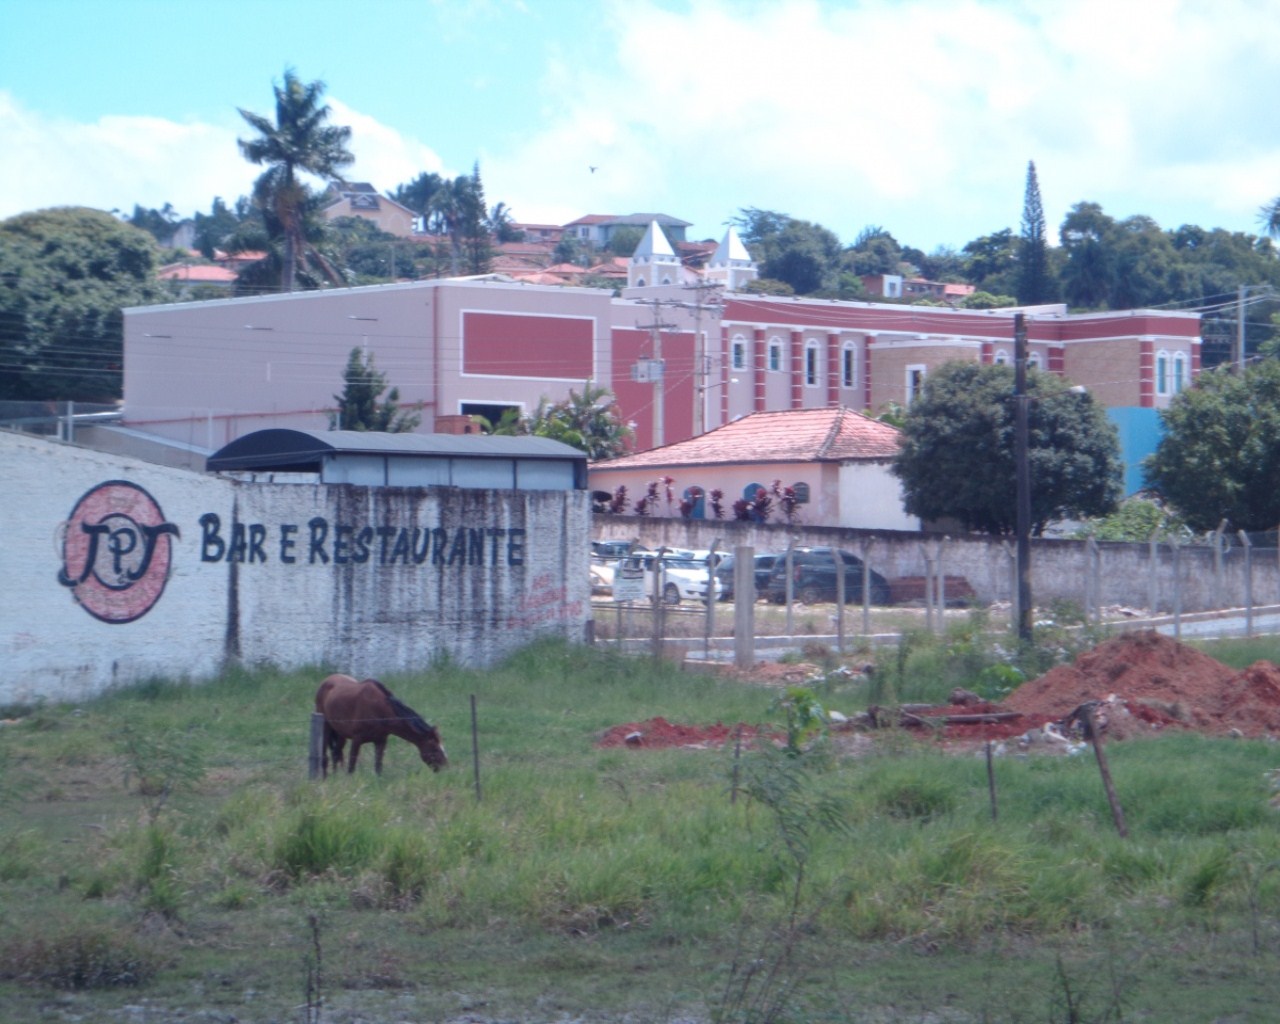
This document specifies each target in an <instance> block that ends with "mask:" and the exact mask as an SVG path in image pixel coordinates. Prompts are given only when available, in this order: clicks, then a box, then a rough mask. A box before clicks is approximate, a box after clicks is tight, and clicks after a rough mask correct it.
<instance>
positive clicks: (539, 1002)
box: [0, 641, 1280, 1024]
mask: <svg viewBox="0 0 1280 1024" xmlns="http://www.w3.org/2000/svg"><path fill="white" fill-rule="evenodd" d="M1212 653H1214V654H1215V656H1217V657H1219V658H1222V659H1223V660H1228V661H1231V660H1232V659H1233V658H1236V659H1238V660H1242V662H1247V661H1252V660H1254V659H1255V658H1258V657H1268V658H1276V657H1278V656H1280V654H1278V653H1277V651H1276V649H1275V645H1274V644H1271V643H1267V642H1259V641H1254V642H1252V646H1251V647H1249V648H1247V649H1245V648H1239V649H1236V648H1233V647H1232V646H1231V645H1220V646H1218V647H1216V648H1215V649H1214V650H1213V652H1212ZM910 654H911V656H910V657H904V658H903V659H901V662H902V673H901V674H900V679H899V682H900V684H901V688H903V689H912V688H913V687H914V688H915V689H917V690H919V689H929V688H930V687H933V686H936V685H937V683H936V678H935V677H936V676H937V674H938V673H939V672H940V671H941V668H940V666H944V665H945V664H947V663H948V656H947V655H946V653H945V649H942V650H941V653H940V652H939V651H938V650H935V651H932V652H930V653H929V656H928V657H924V656H923V655H922V652H921V651H920V650H919V649H917V650H915V651H914V652H910ZM971 657H972V652H971V651H968V650H967V649H966V650H958V649H957V650H956V652H955V653H954V656H952V657H951V659H950V660H951V662H953V663H955V664H960V663H962V662H963V661H964V659H965V658H971ZM912 672H921V673H926V674H928V676H929V678H928V679H927V680H923V681H919V680H916V681H913V680H912V679H910V678H908V677H909V676H910V674H911V673H912ZM323 674H324V672H323V670H321V669H317V670H316V671H314V672H307V673H296V674H288V675H282V674H277V673H273V672H271V671H265V670H264V671H256V672H248V671H246V672H236V673H231V674H228V675H227V676H226V677H224V678H222V679H220V680H217V681H215V682H212V683H209V684H205V685H201V686H188V685H185V684H182V683H178V682H172V681H155V682H153V683H151V684H148V685H144V686H140V687H136V688H132V689H129V690H124V691H120V692H117V693H114V694H112V695H109V696H107V697H104V698H101V699H97V700H93V701H86V702H84V703H81V704H78V705H75V706H62V705H57V706H54V705H49V706H42V707H36V708H21V709H6V712H5V714H6V716H7V717H9V718H11V719H13V720H12V721H9V722H7V723H6V724H5V725H3V726H0V783H2V789H0V882H2V883H3V885H4V893H5V896H4V900H3V902H2V903H0V951H2V952H3V953H4V956H3V958H2V959H0V1019H3V1020H12V1021H51V1022H52V1021H58V1022H63V1021H68V1022H69V1021H81V1022H95V1021H117V1020H129V1021H137V1022H145V1024H150V1022H158V1021H193V1022H194V1021H232V1020H235V1021H240V1022H268V1021H308V1022H315V1021H325V1022H356V1021H364V1022H370V1024H381V1022H391V1021H438V1020H457V1021H463V1020H466V1021H473V1022H489V1021H494V1022H496V1021H528V1022H533V1021H564V1020H623V1019H626V1020H629V1021H675V1020H696V1021H709V1022H731V1021H740V1022H748V1021H750V1022H761V1024H765V1022H769V1021H779V1022H781V1021H808V1020H813V1021H818V1020H824V1021H826V1020H830V1021H883V1022H908V1021H910V1022H921V1024H923V1022H943V1021H953V1022H970V1021H972V1022H977V1021H988V1022H1022V1021H1026V1022H1032V1021H1037V1022H1039V1021H1046V1022H1052V1021H1076V1022H1084V1021H1117V1020H1134V1021H1141V1020H1147V1021H1223V1022H1227V1021H1230V1022H1243V1021H1258V1022H1262V1021H1273V1020H1274V1019H1275V1017H1276V1011H1275V1007H1276V1005H1278V1004H1280V972H1277V971H1276V970H1275V962H1276V957H1277V954H1278V953H1280V872H1278V871H1277V870H1276V868H1277V867H1278V866H1280V830H1278V829H1277V824H1278V822H1277V819H1276V814H1277V812H1276V811H1274V810H1273V809H1272V808H1271V806H1270V804H1269V797H1270V795H1271V791H1270V789H1269V786H1268V783H1267V780H1266V778H1265V776H1264V773H1265V772H1267V771H1268V770H1270V769H1272V768H1275V767H1280V752H1277V751H1276V749H1275V747H1274V746H1273V745H1271V744H1269V743H1264V742H1245V741H1229V740H1213V739H1207V738H1203V737H1198V736H1194V735H1182V736H1165V737H1162V738H1159V739H1148V740H1134V741H1127V742H1124V743H1114V744H1111V745H1110V746H1109V747H1108V753H1109V757H1110V764H1111V771H1112V774H1113V776H1114V778H1115V783H1116V788H1117V791H1118V794H1119V797H1120V799H1121V800H1122V802H1123V803H1124V806H1125V812H1126V816H1127V818H1128V823H1129V829H1130V835H1129V838H1128V839H1121V838H1119V837H1118V836H1117V835H1116V834H1115V832H1114V830H1113V828H1112V825H1111V817H1110V812H1109V810H1108V807H1107V803H1106V800H1105V797H1104V795H1103V792H1102V788H1101V785H1100V782H1099V779H1098V773H1097V770H1096V766H1095V765H1094V763H1093V761H1092V759H1090V758H1087V757H1082V758H1050V757H1033V758H1027V759H1018V758H1014V757H1010V758H1006V759H1001V760H999V761H998V762H997V764H996V772H995V778H996V783H997V790H998V795H999V819H998V821H995V822H993V821H992V819H991V814H990V805H989V801H988V791H987V775H986V765H985V761H984V759H982V758H980V757H976V756H973V754H972V753H969V754H956V753H954V752H947V751H944V750H942V749H940V748H939V747H938V745H937V744H935V743H931V742H929V741H921V740H918V739H914V738H912V737H910V736H907V735H905V734H902V733H899V732H896V731H886V732H884V733H880V734H877V735H876V736H875V738H874V742H872V743H871V744H870V745H869V746H866V745H864V746H863V747H862V748H860V749H861V753H860V755H859V756H857V757H847V756H842V755H841V753H840V751H839V750H838V749H837V746H836V744H834V743H830V742H824V741H823V740H822V739H821V738H820V737H819V739H818V741H817V742H816V743H815V744H814V745H812V746H811V747H808V748H807V749H806V751H805V752H804V753H802V754H800V755H799V756H788V755H786V754H784V753H781V752H779V751H777V750H775V749H773V748H769V749H765V750H748V751H744V752H742V754H741V756H740V757H737V758H735V756H734V751H732V750H689V749H674V750H633V749H629V748H622V749H616V748H615V749H600V748H597V747H596V746H595V740H596V738H597V737H598V736H599V735H600V733H601V732H602V731H603V730H605V729H606V728H608V727H609V726H612V725H615V724H619V723H623V722H631V721H642V720H645V719H647V718H650V717H652V716H656V715H662V716H664V717H665V718H667V719H668V720H669V721H672V722H681V723H701V724H709V723H714V722H717V721H718V722H724V723H734V722H745V723H749V724H763V723H771V724H773V725H774V726H775V727H777V728H779V729H785V727H786V725H787V717H786V708H785V707H782V706H780V705H779V704H778V697H779V695H780V693H781V691H779V690H777V689H769V688H764V687H757V686H752V685H746V684H743V683H738V682H731V681H725V680H717V679H714V678H710V677H704V676H697V675H689V674H685V673H682V672H680V671H679V669H678V668H677V667H675V666H672V665H669V664H667V663H665V662H662V661H655V660H650V659H646V658H635V659H624V658H620V657H615V656H611V655H608V654H605V653H602V652H600V651H593V650H590V649H585V648H564V647H560V646H548V647H537V648H533V649H530V650H528V651H526V652H523V653H522V654H520V655H519V656H517V657H515V658H513V659H512V660H510V661H509V662H507V663H505V664H503V665H501V666H499V667H497V668H495V669H492V670H488V671H477V670H466V669H462V668H459V667H456V666H450V665H441V666H437V667H434V668H432V669H431V670H429V671H424V672H423V673H421V674H416V675H406V676H402V677H396V678H387V679H385V680H384V681H385V682H386V683H387V684H388V685H389V686H390V687H391V688H392V689H393V690H395V691H396V692H397V693H398V694H399V695H400V696H401V697H403V698H404V699H405V700H406V701H407V702H408V703H409V704H411V705H412V706H413V707H414V708H415V709H416V710H418V711H419V712H421V713H422V714H423V715H424V717H426V718H427V719H428V720H430V721H432V722H433V723H435V724H438V725H439V726H440V727H441V729H442V732H443V734H444V738H445V742H446V744H447V745H448V749H449V753H450V756H451V758H452V765H451V767H450V768H449V769H448V770H446V771H444V772H441V773H440V774H438V775H433V774H432V773H431V772H430V771H429V770H428V769H427V767H426V766H425V765H423V764H422V763H421V762H420V761H419V760H418V757H417V753H416V752H415V751H414V750H413V749H412V748H411V747H410V746H408V745H407V744H404V743H402V742H400V741H398V740H392V741H391V746H390V747H389V748H388V751H387V763H386V769H385V771H384V774H383V775H382V776H381V777H375V776H374V775H373V773H372V756H371V753H372V752H371V751H369V750H366V751H365V753H364V754H362V757H361V761H362V765H361V768H360V769H359V770H358V771H357V773H356V774H355V775H354V776H350V777H348V776H345V775H343V776H338V777H331V778H329V779H328V780H326V781H324V782H319V781H310V780H308V778H307V771H306V766H307V735H308V727H309V715H310V711H311V700H312V695H313V693H314V690H315V687H316V684H317V683H318V681H319V679H320V678H321V677H322V675H323ZM866 685H867V684H866V683H862V682H857V681H850V680H843V679H842V680H839V681H835V682H832V683H830V684H818V685H815V687H814V688H813V692H812V694H810V695H809V696H811V697H812V698H813V699H816V700H818V701H819V702H821V703H822V704H824V705H826V706H828V707H831V708H837V709H840V710H842V711H845V712H846V713H849V712H852V711H856V710H858V709H859V708H860V707H862V706H864V705H865V704H866V702H867V697H868V694H867V692H866V690H865V689H863V687H865V686H866ZM473 697H474V699H475V706H476V710H477V715H476V721H477V726H478V730H477V735H478V757H477V760H478V764H479V793H477V779H476V776H475V774H474V773H473V751H472V745H471V700H472V698H473Z"/></svg>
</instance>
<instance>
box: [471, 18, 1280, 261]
mask: <svg viewBox="0 0 1280 1024" xmlns="http://www.w3.org/2000/svg"><path fill="white" fill-rule="evenodd" d="M1264 8H1265V9H1267V10H1270V11H1272V12H1273V13H1275V12H1277V11H1280V5H1278V4H1276V3H1275V2H1274V0H1267V2H1266V3H1264V4H1262V5H1259V4H1257V3H1242V2H1221V3H1214V4H1212V5H1210V4H1208V3H1205V2H1201V0H1151V2H1149V3H1144V4H1141V5H1139V4H1124V3H1116V2H1115V0H1081V2H1072V3H1059V4H1045V5H1034V6H1033V5H1022V4H996V3H990V2H979V0H966V2H961V3H952V4H946V5H940V4H937V3H931V2H923V0H916V2H902V3H893V4H890V3H867V4H861V5H858V6H856V7H844V6H835V5H831V4H820V3H818V2H816V0H791V2H789V3H786V4H758V5H747V4H728V3H717V2H708V3H699V4H695V5H691V6H690V7H688V8H683V7H682V8H680V9H678V10H676V9H671V8H669V7H666V6H663V5H661V4H659V3H656V2H654V0H626V2H615V3H611V4H605V5H604V7H603V8H602V16H603V17H604V18H605V19H606V24H607V25H608V27H609V30H610V32H611V34H612V43H611V45H612V47H613V51H612V52H603V53H602V54H601V55H600V57H599V59H598V60H597V61H595V62H594V63H593V64H591V65H589V66H573V67H569V66H558V67H556V68H554V69H552V71H551V72H549V73H548V75H547V77H546V78H545V79H544V82H543V88H544V89H545V90H546V102H545V104H544V108H545V109H546V110H547V111H548V112H549V113H548V115H547V117H546V119H545V121H544V122H543V123H541V124H539V125H536V126H534V127H533V131H532V133H531V135H530V137H529V138H528V140H527V141H526V142H525V144H524V145H523V146H522V147H520V148H519V149H518V150H516V151H513V152H509V153H498V154H493V155H491V156H489V157H488V158H487V160H486V162H485V176H486V185H487V186H488V188H489V191H490V192H491V193H492V194H493V195H495V196H496V195H501V196H502V197H504V198H506V199H507V201H508V202H509V203H510V204H511V205H512V206H513V208H514V209H515V210H516V211H517V214H518V215H519V216H521V217H529V211H530V210H531V209H544V210H547V211H548V212H550V211H568V210H572V211H574V214H572V215H576V214H581V213H585V212H615V213H626V212H633V211H638V210H653V209H661V210H662V211H663V212H667V213H673V214H676V215H678V216H682V217H685V218H686V219H689V220H695V221H696V222H697V223H696V225H695V228H694V233H695V234H696V235H699V236H701V235H703V234H707V235H715V234H717V232H718V227H719V225H720V224H721V223H722V222H723V221H724V220H725V219H727V218H728V217H731V216H732V215H733V214H734V213H735V212H736V210H737V209H738V208H739V207H742V206H760V207H766V208H772V209H777V210H780V211H784V212H787V213H790V214H791V215H793V216H797V217H802V218H805V219H809V220H816V221H819V222H821V223H823V224H825V225H826V226H827V227H830V228H831V229H832V230H835V231H836V232H837V233H838V234H839V235H840V236H841V237H842V238H843V239H845V240H847V241H851V240H852V238H853V237H854V236H855V235H856V233H857V231H858V230H859V229H860V228H861V227H862V226H864V225H866V224H868V223H877V224H882V225H884V226H886V227H888V228H889V229H890V230H892V231H894V232H895V233H896V234H897V235H898V237H899V238H900V239H902V240H903V241H907V242H911V243H912V244H917V245H921V246H924V247H932V246H933V245H935V244H940V243H945V244H952V245H959V244H963V242H965V241H967V240H968V239H970V238H972V237H975V236H976V235H977V234H981V233H986V232H988V231H992V230H996V229H998V228H1000V227H1002V226H1011V227H1013V228H1015V230H1016V228H1017V226H1018V221H1019V217H1020V215H1021V205H1022V186H1023V182H1024V178H1025V171H1026V163H1027V161H1028V160H1035V161H1036V164H1037V169H1038V171H1039V174H1040V180H1041V188H1042V192H1043V195H1044V201H1045V207H1046V214H1047V217H1048V220H1049V223H1050V225H1051V229H1052V227H1054V226H1056V224H1057V223H1059V222H1060V221H1061V219H1062V217H1063V216H1064V215H1065V213H1066V211H1067V209H1068V208H1069V207H1070V206H1071V205H1073V204H1074V203H1076V202H1079V201H1082V200H1094V201H1101V202H1103V203H1104V206H1106V207H1107V210H1108V212H1110V213H1112V214H1113V215H1115V216H1117V217H1123V216H1128V215H1130V214H1133V213H1150V214H1151V215H1152V216H1155V217H1156V218H1157V220H1159V221H1160V222H1161V223H1162V224H1165V225H1166V226H1176V224H1177V223H1181V222H1183V221H1187V220H1196V219H1197V218H1201V219H1204V218H1206V217H1208V216H1210V215H1212V216H1215V217H1219V218H1223V219H1225V220H1227V221H1228V222H1229V223H1228V224H1226V225H1224V226H1229V227H1233V228H1235V229H1236V230H1250V229H1252V228H1255V227H1256V220H1255V211H1256V209H1257V207H1258V206H1259V205H1260V204H1261V203H1262V202H1263V201H1265V200H1266V198H1267V197H1268V196H1270V195H1273V194H1275V193H1277V192H1280V115H1277V114H1275V113H1272V110H1271V105H1270V104H1268V103H1266V101H1265V97H1266V96H1268V95H1269V94H1270V91H1271V88H1272V86H1271V85H1269V84H1267V83H1272V84H1273V83H1274V82H1275V80H1276V79H1277V77H1280V54H1277V53H1275V52H1273V48H1272V49H1268V48H1267V47H1266V46H1265V42H1266V38H1265V35H1264V33H1262V32H1260V31H1259V29H1260V25H1261V22H1260V20H1259V18H1260V15H1261V14H1262V13H1263V9H1264ZM1264 121H1265V122H1270V124H1265V123H1262V122H1264ZM588 165H598V166H599V167H600V170H599V171H598V172H597V174H596V175H594V176H588V174H587V167H588ZM531 170H532V173H531ZM1113 203H1114V204H1116V205H1115V207H1114V208H1112V206H1111V204H1113ZM1179 211H1182V215H1181V216H1180V215H1179ZM530 219H532V218H530ZM1171 222H1172V223H1171ZM1204 226H1216V225H1210V224H1208V223H1206V224H1205V225H1204Z"/></svg>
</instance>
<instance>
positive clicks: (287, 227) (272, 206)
mask: <svg viewBox="0 0 1280 1024" xmlns="http://www.w3.org/2000/svg"><path fill="white" fill-rule="evenodd" d="M274 89H275V95H276V117H275V122H274V123H273V122H271V121H269V120H268V119H267V118H265V117H263V116H261V115H260V114H255V113H252V112H251V111H248V110H244V109H241V110H240V116H241V117H243V118H244V119H245V120H246V121H247V122H248V123H249V125H250V127H252V128H253V129H254V130H255V131H256V132H257V133H258V136H257V137H256V138H253V139H249V140H247V141H246V140H244V139H240V140H239V143H240V151H241V153H243V154H244V158H245V159H246V160H248V161H249V162H250V163H253V164H265V165H266V167H267V169H266V170H265V171H264V172H263V173H262V175H261V176H260V177H259V178H258V180H257V181H256V182H255V183H254V187H253V201H254V203H255V205H257V206H258V208H259V209H260V210H261V211H262V213H263V217H264V221H265V223H266V226H267V228H268V230H269V231H270V230H272V229H273V228H278V230H279V231H280V233H281V234H282V236H283V240H284V248H283V253H282V265H281V276H280V288H281V290H282V291H286V292H291V291H293V289H294V280H295V277H296V273H297V267H298V260H299V257H300V254H301V253H302V251H303V250H304V249H305V248H306V246H307V243H308V238H307V232H306V229H305V221H306V218H307V214H308V213H309V212H313V210H314V197H313V195H312V191H311V189H310V188H309V187H308V186H307V184H306V182H304V181H303V180H302V179H301V178H300V177H299V174H300V173H301V172H307V173H309V174H314V175H316V176H317V177H320V178H334V177H337V176H338V174H339V172H340V171H341V170H342V169H343V168H345V167H347V166H349V165H350V164H351V163H352V162H353V161H354V160H355V157H353V156H352V154H351V151H350V150H349V149H347V143H348V142H349V141H350V139H351V129H350V128H342V127H338V126H336V125H330V124H326V123H325V122H327V121H328V119H329V107H328V106H327V105H322V104H321V103H320V98H321V96H322V95H323V94H324V83H323V82H318V81H317V82H310V83H307V84H303V82H301V81H300V80H299V79H298V76H297V74H296V72H294V70H293V69H292V68H286V69H285V73H284V85H283V86H279V85H277V86H274Z"/></svg>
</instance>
